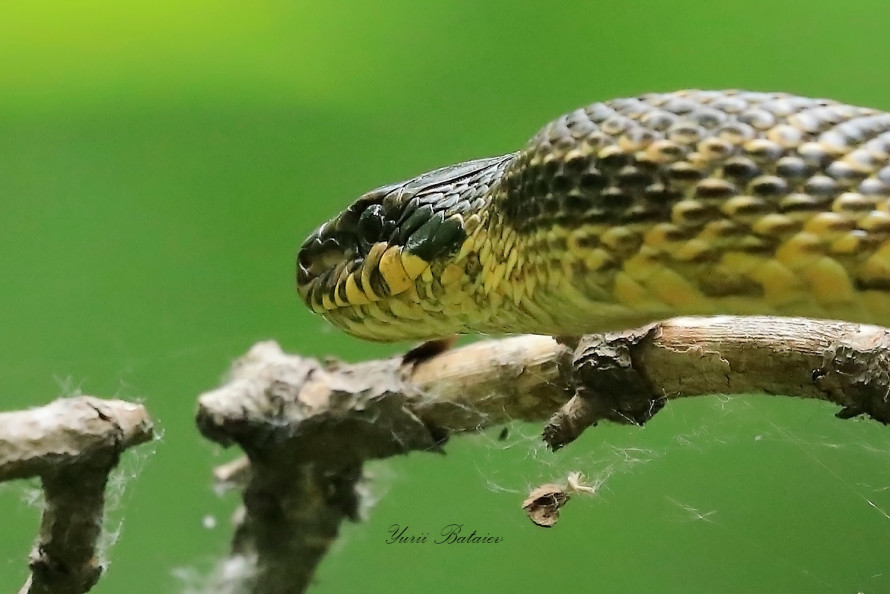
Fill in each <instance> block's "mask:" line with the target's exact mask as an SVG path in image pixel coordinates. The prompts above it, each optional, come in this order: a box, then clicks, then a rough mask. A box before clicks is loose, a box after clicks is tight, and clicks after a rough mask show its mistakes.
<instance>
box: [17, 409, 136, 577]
mask: <svg viewBox="0 0 890 594" xmlns="http://www.w3.org/2000/svg"><path fill="white" fill-rule="evenodd" d="M151 438H152V424H151V421H150V420H149V418H148V414H147V413H146V411H145V409H144V408H143V407H142V406H140V405H138V404H132V403H129V402H123V401H120V400H100V399H98V398H93V397H91V396H79V397H76V398H67V399H63V400H57V401H55V402H53V403H51V404H48V405H46V406H43V407H40V408H35V409H31V410H26V411H16V412H8V413H2V414H0V481H8V480H13V479H22V478H29V477H34V476H39V477H40V479H41V481H42V483H43V490H44V495H45V498H46V501H45V504H44V509H43V517H42V519H41V523H40V534H39V536H38V539H37V543H36V544H35V546H34V550H33V551H32V553H31V560H30V567H31V575H30V577H29V578H28V580H27V582H26V583H25V585H24V586H23V587H22V588H21V590H20V593H21V594H24V593H28V594H38V593H50V592H52V593H54V594H80V593H81V592H86V591H88V590H89V589H90V588H92V587H93V585H94V584H95V583H96V582H97V581H98V579H99V576H100V575H101V573H102V564H101V562H100V561H99V560H98V559H97V557H96V544H97V541H98V539H99V536H100V534H101V529H102V512H103V506H104V503H105V483H106V481H107V479H108V473H109V472H110V471H111V470H112V469H113V468H114V467H115V466H117V463H118V460H119V458H120V455H121V453H122V452H123V451H124V450H125V449H127V448H129V447H132V446H134V445H137V444H140V443H143V442H146V441H148V440H150V439H151Z"/></svg>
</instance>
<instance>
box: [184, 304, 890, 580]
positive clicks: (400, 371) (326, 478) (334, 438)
mask: <svg viewBox="0 0 890 594" xmlns="http://www.w3.org/2000/svg"><path fill="white" fill-rule="evenodd" d="M888 336H890V334H888V331H887V330H885V329H883V328H878V327H875V326H864V325H858V324H846V323H841V322H818V321H813V320H805V319H788V318H767V317H759V318H753V317H752V318H734V317H728V316H724V317H714V318H677V319H674V320H668V321H666V322H662V323H660V324H655V325H651V326H647V327H645V328H641V329H638V330H634V331H630V332H624V333H614V334H607V335H591V336H586V337H583V338H582V339H581V340H579V341H577V342H578V344H577V348H575V349H574V352H573V350H572V349H571V348H569V347H567V346H564V344H563V343H561V342H557V341H555V340H553V339H551V338H549V337H542V336H518V337H512V338H506V339H503V340H498V341H487V342H480V343H476V344H472V345H469V346H467V347H463V348H460V349H456V350H451V351H445V352H437V351H438V349H433V350H431V351H430V353H431V354H430V356H429V357H426V356H420V357H418V356H412V357H410V358H409V359H408V360H403V359H402V358H400V357H396V358H393V359H388V360H379V361H367V362H364V363H359V364H355V365H349V364H345V363H334V364H328V365H327V366H325V365H322V364H320V363H319V362H317V361H315V360H313V359H305V358H302V357H299V356H295V355H287V354H285V353H283V352H282V351H281V350H280V348H279V347H278V345H277V344H275V343H271V342H267V343H260V344H257V345H255V346H254V347H253V348H252V349H251V351H250V352H249V353H248V354H247V355H246V356H245V357H244V358H243V359H242V360H241V361H239V362H238V364H237V365H236V367H235V369H234V371H233V374H232V379H231V381H230V382H229V383H228V384H226V385H225V386H223V387H221V388H219V389H218V390H215V391H213V392H209V393H206V394H204V395H203V396H201V398H200V404H199V411H198V424H199V427H200V428H201V430H202V432H203V433H204V434H205V435H206V436H207V437H208V438H210V439H213V440H215V441H218V442H220V443H224V444H230V443H232V442H235V443H238V444H239V445H240V446H241V447H242V448H243V449H244V451H245V452H246V453H247V455H248V457H249V458H250V462H251V471H250V473H249V476H250V479H249V482H248V485H247V487H246V489H245V492H244V503H245V514H244V515H243V519H242V521H241V523H240V525H239V526H238V528H237V533H236V536H235V539H234V544H233V553H232V558H231V559H232V560H233V561H237V563H235V564H237V565H239V566H241V567H247V568H249V569H248V570H247V571H245V572H242V573H241V574H240V576H239V579H242V580H243V581H244V582H246V584H245V585H246V587H247V589H248V591H252V592H257V593H259V592H263V593H266V594H268V593H273V594H274V593H279V592H282V593H283V592H302V591H304V590H305V588H306V587H307V586H308V584H309V583H310V580H311V578H312V574H313V572H314V570H315V567H316V565H317V563H318V562H319V561H320V559H321V558H322V556H323V555H324V554H325V552H326V551H327V549H328V547H329V546H330V545H331V543H332V542H333V540H334V539H335V538H336V536H337V531H338V528H339V524H340V522H341V521H342V520H343V519H345V518H349V519H355V518H356V517H357V512H358V506H359V499H360V495H359V482H360V480H361V478H362V472H361V469H362V464H363V462H364V461H366V460H369V459H372V458H382V457H387V456H392V455H395V454H402V453H406V452H408V451H411V450H431V451H435V450H437V448H439V447H440V445H441V444H442V442H443V441H444V440H445V439H447V437H448V435H450V434H453V433H456V432H466V431H478V430H480V429H482V428H485V427H488V426H491V425H497V424H501V423H504V422H507V421H510V420H515V419H522V420H527V421H542V420H544V419H548V418H550V422H549V423H548V424H547V428H546V429H545V432H544V436H545V439H546V440H547V442H548V443H549V444H550V446H551V447H553V448H554V449H555V448H559V447H563V446H564V445H566V444H568V443H569V442H571V441H572V440H574V439H575V438H577V436H578V435H580V433H581V432H582V431H583V430H584V429H585V428H586V427H588V426H591V425H593V424H595V423H596V422H597V421H599V420H603V419H605V420H611V421H616V422H621V423H637V424H642V423H644V422H645V421H647V420H648V419H649V418H651V416H652V415H653V414H655V413H656V412H657V411H658V410H659V409H660V408H661V407H662V406H663V405H664V403H665V402H666V401H667V400H669V399H672V398H679V397H684V396H694V395H699V394H708V393H722V394H732V393H747V392H767V393H770V394H785V395H789V396H797V397H801V398H817V399H822V400H828V401H831V402H835V403H837V404H839V405H841V406H842V407H843V409H842V410H841V412H840V413H838V416H840V417H849V416H854V415H858V414H867V415H869V416H871V417H872V418H874V419H877V420H879V421H881V422H883V423H887V422H888V420H890V404H888V389H890V358H888V348H890V339H888ZM417 352H419V351H417V350H414V351H412V353H417Z"/></svg>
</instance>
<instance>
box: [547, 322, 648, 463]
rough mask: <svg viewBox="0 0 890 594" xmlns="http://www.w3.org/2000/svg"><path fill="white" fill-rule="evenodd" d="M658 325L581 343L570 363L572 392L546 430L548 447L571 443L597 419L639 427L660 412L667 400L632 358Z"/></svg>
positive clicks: (609, 334)
mask: <svg viewBox="0 0 890 594" xmlns="http://www.w3.org/2000/svg"><path fill="white" fill-rule="evenodd" d="M657 328H658V327H657V326H656V325H651V326H646V327H643V328H640V329H637V330H632V331H628V332H620V333H608V334H601V335H589V336H585V337H583V338H582V339H581V340H580V341H579V343H578V347H577V348H576V349H575V355H574V358H573V361H572V368H573V374H572V382H573V383H574V386H575V395H574V397H573V398H572V399H571V400H570V401H569V402H567V403H566V404H565V405H564V406H563V407H562V408H561V409H560V410H559V411H558V412H557V413H556V414H555V415H554V416H553V417H552V418H551V419H550V421H549V422H548V424H547V426H546V427H545V429H544V440H545V441H546V442H547V444H548V445H549V446H550V447H551V448H552V449H554V450H557V449H559V448H561V447H563V446H565V445H567V444H569V443H571V442H572V441H574V440H575V439H577V438H578V436H580V435H581V433H582V432H583V431H584V430H585V429H586V428H588V427H591V426H595V425H596V423H597V422H598V421H600V420H608V421H613V422H615V423H622V424H626V425H643V424H644V423H645V422H646V421H648V420H649V419H651V418H652V416H653V415H655V413H657V412H658V411H659V410H661V408H662V407H663V406H664V403H665V398H663V397H661V396H659V395H658V394H657V392H658V391H657V390H656V388H655V386H653V385H652V382H651V381H650V379H649V378H648V376H647V375H646V374H645V373H643V371H642V369H641V367H640V366H639V365H638V362H637V360H636V358H635V356H634V354H635V352H636V351H638V349H639V348H640V347H641V346H643V345H645V344H647V343H650V342H651V341H652V340H653V339H654V338H655V337H656V336H657V334H658V330H657Z"/></svg>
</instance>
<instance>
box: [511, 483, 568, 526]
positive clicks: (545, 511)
mask: <svg viewBox="0 0 890 594" xmlns="http://www.w3.org/2000/svg"><path fill="white" fill-rule="evenodd" d="M569 499H571V497H570V496H569V494H568V493H566V491H565V488H564V487H563V486H562V485H555V484H550V483H548V484H544V485H541V486H539V487H535V488H534V489H532V491H531V493H529V494H528V497H527V498H526V500H525V501H523V502H522V509H524V510H525V513H526V514H528V517H529V519H530V520H531V521H532V522H534V523H535V524H537V525H538V526H541V527H542V528H550V527H552V526H553V525H554V524H556V522H558V521H559V508H561V507H562V506H563V505H565V504H566V502H567V501H568V500H569Z"/></svg>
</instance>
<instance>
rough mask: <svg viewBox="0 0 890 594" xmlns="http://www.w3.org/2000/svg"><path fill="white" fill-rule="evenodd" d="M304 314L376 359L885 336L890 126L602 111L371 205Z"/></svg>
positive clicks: (416, 181)
mask: <svg viewBox="0 0 890 594" xmlns="http://www.w3.org/2000/svg"><path fill="white" fill-rule="evenodd" d="M297 286H298V291H299V293H300V295H301V297H302V298H303V299H304V300H305V302H306V303H307V304H308V305H309V307H310V308H311V309H312V310H314V311H315V312H317V313H319V314H321V315H322V316H324V317H325V318H326V319H328V320H329V321H330V322H332V323H333V324H335V325H337V326H339V327H341V328H343V329H344V330H346V331H347V332H349V333H351V334H353V335H356V336H359V337H362V338H366V339H371V340H378V341H392V340H403V339H428V338H436V337H443V336H447V335H452V334H455V333H465V332H483V333H536V334H552V335H579V334H582V333H590V332H602V331H609V330H615V329H622V328H631V327H635V326H638V325H641V324H644V323H647V322H651V321H656V320H659V319H664V318H668V317H672V316H677V315H699V314H701V315H708V314H739V315H746V314H748V315H753V314H761V315H794V316H807V317H815V318H827V319H842V320H847V321H852V322H865V323H877V324H881V325H887V324H890V114H888V113H884V112H881V111H879V110H876V109H869V108H864V107H854V106H851V105H845V104H842V103H838V102H835V101H831V100H826V99H809V98H804V97H797V96H794V95H789V94H784V93H754V92H744V91H692V90H690V91H678V92H674V93H666V94H646V95H640V96H637V97H631V98H624V99H615V100H612V101H605V102H600V103H594V104H592V105H589V106H588V107H585V108H582V109H578V110H576V111H573V112H571V113H568V114H566V115H563V116H562V117H560V118H559V119H557V120H554V121H553V122H551V123H549V124H547V125H546V126H545V127H544V128H543V129H542V130H541V131H540V132H538V133H537V134H536V135H535V136H534V137H533V138H532V139H531V141H529V143H528V144H527V145H526V146H525V148H524V149H522V150H521V151H519V152H516V153H511V154H508V155H504V156H500V157H494V158H487V159H478V160H474V161H468V162H466V163H461V164H458V165H454V166H450V167H445V168H442V169H438V170H436V171H432V172H430V173H426V174H424V175H421V176H419V177H415V178H413V179H411V180H408V181H405V182H401V183H397V184H393V185H389V186H384V187H381V188H378V189H376V190H373V191H371V192H368V193H367V194H365V195H363V196H361V197H360V198H358V200H356V201H355V202H354V203H353V204H352V205H351V206H349V207H348V208H347V209H346V210H344V211H343V212H341V213H340V214H339V215H337V216H336V217H335V218H333V219H332V220H330V221H329V222H327V223H325V224H324V225H322V226H321V227H319V228H318V229H317V230H316V231H315V232H314V233H312V234H311V235H310V236H309V238H308V239H307V240H306V241H305V242H304V243H303V245H302V248H301V249H300V252H299V256H298V263H297Z"/></svg>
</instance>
